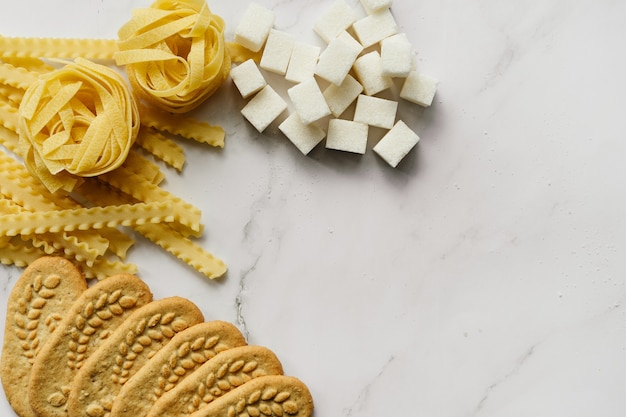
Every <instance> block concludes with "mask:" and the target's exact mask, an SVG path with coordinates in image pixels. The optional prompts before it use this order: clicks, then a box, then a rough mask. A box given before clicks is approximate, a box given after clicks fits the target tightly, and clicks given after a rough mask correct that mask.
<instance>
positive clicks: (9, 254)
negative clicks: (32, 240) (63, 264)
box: [0, 242, 46, 267]
mask: <svg viewBox="0 0 626 417" xmlns="http://www.w3.org/2000/svg"><path fill="white" fill-rule="evenodd" d="M44 255H46V253H45V252H44V251H43V250H41V249H39V248H35V247H33V246H32V245H31V246H29V245H27V244H26V243H24V242H18V243H9V244H8V245H7V246H5V247H3V248H2V250H1V251H0V263H2V264H3V265H15V266H19V267H25V266H28V265H30V264H31V263H33V262H34V261H36V260H37V259H39V258H40V257H42V256H44Z"/></svg>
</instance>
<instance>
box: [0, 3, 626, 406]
mask: <svg viewBox="0 0 626 417" xmlns="http://www.w3.org/2000/svg"><path fill="white" fill-rule="evenodd" d="M348 1H349V3H350V4H352V5H355V7H358V2H357V1H355V0H348ZM259 2H260V3H261V4H263V5H265V6H267V7H270V8H271V9H273V10H274V12H275V13H276V28H278V29H281V30H285V31H287V32H290V33H292V34H293V35H294V36H295V37H296V38H297V39H299V40H303V41H310V42H314V43H317V44H319V45H322V43H321V40H320V39H319V38H317V36H316V35H315V34H314V33H313V31H312V29H311V27H312V22H313V21H314V20H315V19H316V18H317V16H319V15H320V14H321V13H322V12H323V11H324V10H325V9H326V8H327V7H329V5H330V4H331V0H315V1H313V0H260V1H259ZM18 3H19V4H18ZM149 4H150V1H145V0H136V1H130V0H125V1H122V0H116V1H115V2H104V1H95V0H90V1H82V2H74V1H69V0H63V1H61V0H57V1H54V2H51V1H43V0H40V1H34V0H29V1H23V2H11V3H10V5H4V6H3V13H1V14H0V33H2V34H3V35H5V36H71V37H115V35H116V30H117V28H118V27H119V26H120V25H121V24H123V23H124V22H125V21H126V20H127V18H128V16H129V14H130V10H131V9H132V8H134V7H140V6H147V5H149ZM247 4H248V1H247V0H231V1H228V2H223V1H213V2H212V3H210V6H211V8H212V10H213V11H214V12H215V13H217V14H220V15H221V16H223V17H224V19H225V20H226V23H227V25H228V26H227V27H228V30H227V34H228V36H230V37H232V35H233V31H234V27H235V26H236V23H237V22H238V19H239V18H240V17H241V15H242V13H243V10H244V8H245V7H246V6H247ZM7 6H8V8H7ZM7 10H8V12H7ZM392 11H393V13H394V16H395V17H396V20H397V22H398V25H399V27H400V30H401V31H403V32H405V33H407V35H408V38H409V40H410V41H411V42H412V43H413V45H414V48H415V50H416V52H417V55H416V62H417V66H418V68H419V69H420V70H421V71H423V72H425V73H428V74H430V75H432V76H434V77H437V78H438V79H439V80H440V81H441V82H440V85H439V89H438V92H437V95H436V97H435V102H434V104H433V106H432V107H430V108H428V109H426V110H424V109H421V108H419V107H417V106H414V105H409V104H408V103H402V104H401V106H400V110H399V114H400V115H401V117H402V119H403V120H405V122H407V123H408V124H409V126H411V127H412V128H414V129H415V131H416V132H417V133H418V134H419V135H420V137H421V141H420V143H419V145H418V147H417V148H416V149H414V150H413V152H411V153H410V154H409V155H408V156H407V157H406V159H405V160H404V161H403V162H402V163H401V164H400V165H399V166H398V168H396V169H392V168H390V167H389V166H387V165H386V164H385V163H384V162H383V161H382V160H381V159H380V158H378V157H377V156H376V155H375V154H374V153H373V152H371V151H368V152H367V153H366V154H365V155H363V156H358V155H351V154H347V153H341V152H338V151H331V150H326V149H324V147H323V146H320V147H318V148H316V149H315V150H313V152H312V153H311V154H310V155H309V156H303V155H302V154H300V152H299V151H298V150H297V149H296V148H295V147H294V146H293V145H292V144H291V143H290V142H288V141H287V139H286V138H285V137H284V136H282V135H281V134H280V132H279V131H278V130H277V129H276V126H275V125H272V127H270V128H269V129H268V131H266V132H265V134H258V133H257V132H256V131H255V130H254V129H253V128H252V127H251V126H250V125H249V124H248V123H247V122H245V121H244V120H243V118H242V116H241V115H240V113H239V110H240V109H241V107H242V106H243V104H244V101H243V100H242V99H241V98H240V97H239V96H238V95H237V93H236V90H235V89H234V87H233V86H232V84H231V83H227V84H225V85H224V86H223V87H222V88H221V89H220V90H219V92H218V93H217V95H216V96H215V97H214V98H213V99H211V100H210V101H209V102H208V103H207V104H206V106H204V107H203V108H202V109H200V110H199V111H198V115H199V116H200V117H202V118H204V119H205V120H207V121H210V122H211V123H215V124H220V125H222V126H223V127H224V128H225V129H226V131H227V138H226V146H225V148H224V149H223V150H215V149H209V148H207V147H203V146H196V145H194V144H188V143H185V148H186V150H187V155H188V163H187V165H186V166H185V169H184V172H183V173H182V174H180V175H178V174H176V173H175V172H173V171H168V172H167V175H168V180H167V184H166V185H165V187H167V188H168V189H169V190H171V191H172V192H174V193H176V194H177V195H179V196H181V197H183V198H185V199H187V200H188V201H190V202H192V203H194V204H196V205H197V206H198V207H200V208H201V209H202V210H203V221H204V224H205V227H206V234H205V237H204V238H203V240H202V241H201V244H202V245H203V246H204V247H205V248H207V249H209V250H211V251H212V252H214V253H215V254H216V255H218V256H220V257H221V258H223V259H224V260H225V261H226V262H227V264H228V266H229V272H228V274H227V276H226V277H225V278H224V279H221V280H219V281H213V282H209V281H207V280H206V279H204V278H203V277H201V276H199V275H198V274H196V273H194V272H193V271H192V270H190V269H189V268H187V267H186V266H184V265H182V264H180V263H179V262H178V261H176V260H174V259H171V258H170V257H169V256H166V255H164V254H163V253H162V252H161V251H160V250H159V249H157V248H156V247H154V246H153V245H151V244H149V243H147V242H144V241H140V242H139V243H138V245H137V246H136V247H135V248H134V249H133V250H132V253H131V254H130V258H129V261H131V262H134V263H136V264H137V265H139V268H140V276H141V277H142V278H143V279H145V281H146V282H147V283H148V284H149V285H150V286H151V288H152V289H153V292H154V294H155V297H165V296H171V295H180V296H184V297H188V298H189V299H191V300H193V301H194V302H196V303H197V304H198V305H199V306H200V307H201V309H202V310H203V312H204V313H205V316H206V317H207V318H208V319H212V318H214V319H221V320H226V321H231V322H233V323H236V324H237V325H238V326H239V328H240V329H241V330H242V331H243V332H244V333H245V334H246V335H247V337H248V341H249V343H251V344H260V345H265V346H267V347H269V348H271V349H272V350H274V351H275V352H276V354H277V355H278V356H279V358H280V359H281V361H282V362H283V365H284V368H285V372H286V373H287V374H291V375H295V376H297V377H299V378H300V379H302V380H303V381H304V382H305V383H306V384H307V385H308V386H309V387H310V389H311V392H312V394H313V396H314V400H315V405H316V411H315V415H316V416H318V417H321V416H330V417H337V416H345V417H357V416H359V417H366V416H380V415H412V416H429V417H430V416H438V417H439V416H441V417H474V416H477V417H478V416H480V417H495V416H498V417H502V416H510V417H515V416H551V417H552V416H568V417H571V416H592V415H593V416H603V417H612V416H616V417H617V416H623V415H624V414H625V413H626V396H625V395H624V389H625V388H626V286H625V285H624V282H625V279H626V277H625V275H626V262H625V261H624V255H623V254H624V252H625V251H626V238H625V233H626V221H625V216H624V213H625V212H626V198H625V197H624V195H625V194H624V193H625V191H626V164H625V163H624V155H626V141H624V131H625V130H626V118H625V117H624V114H623V113H624V105H623V100H624V96H625V95H626V77H624V74H626V55H624V47H623V42H624V38H625V37H626V26H624V24H623V22H624V18H625V17H626V2H623V1H615V0H599V1H598V0H569V1H563V0H547V1H546V0H526V1H521V2H513V1H504V2H497V1H485V0H421V1H419V2H414V1H410V0H395V2H394V4H393V6H392ZM282 91H283V92H284V90H282ZM19 273H20V270H19V269H16V268H13V267H2V269H0V300H1V303H2V305H3V306H5V305H6V299H7V296H8V293H9V291H10V289H11V287H12V284H13V283H14V282H15V280H16V279H17V277H18V276H19ZM4 315H5V312H4V308H2V311H1V312H0V321H2V322H4V318H5V316H4ZM0 337H1V336H0ZM0 397H1V398H0V414H1V415H3V416H12V415H13V414H12V411H11V410H10V408H9V406H8V404H7V402H6V399H5V398H4V396H2V395H0Z"/></svg>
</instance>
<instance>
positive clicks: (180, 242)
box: [79, 179, 227, 279]
mask: <svg viewBox="0 0 626 417" xmlns="http://www.w3.org/2000/svg"><path fill="white" fill-rule="evenodd" d="M79 191H80V192H81V193H83V195H84V196H85V197H86V198H87V199H88V200H90V201H91V202H92V203H93V204H97V205H101V206H109V205H115V204H125V203H127V202H129V201H133V198H132V197H131V196H129V195H127V194H124V193H122V192H120V191H117V190H114V189H111V188H110V187H109V186H108V185H106V184H104V183H102V182H100V181H98V180H95V179H91V180H89V182H88V183H85V184H83V185H81V187H80V189H79ZM131 227H132V228H133V229H134V230H136V231H137V232H139V233H140V234H141V235H143V236H144V237H145V238H147V239H149V240H151V241H152V242H153V243H155V244H157V245H159V246H160V247H161V248H163V249H165V250H166V251H167V252H168V253H170V254H172V255H174V256H175V257H177V258H178V259H180V260H181V261H183V262H184V263H186V264H187V265H189V266H191V267H192V268H194V269H195V270H196V271H198V272H200V273H202V274H203V275H205V276H206V277H208V278H210V279H216V278H220V277H222V276H223V275H224V274H225V273H226V271H227V267H226V264H225V263H224V261H222V260H221V259H219V258H217V257H215V256H214V255H213V254H211V253H210V252H208V251H206V250H204V249H203V248H202V247H201V246H199V245H198V244H196V243H195V242H194V241H192V240H191V239H189V238H187V237H185V236H183V235H182V234H180V233H179V232H177V231H176V230H174V229H173V228H171V227H169V225H167V224H143V225H134V226H131Z"/></svg>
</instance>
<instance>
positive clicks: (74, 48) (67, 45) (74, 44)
mask: <svg viewBox="0 0 626 417" xmlns="http://www.w3.org/2000/svg"><path fill="white" fill-rule="evenodd" d="M0 51H2V52H1V53H0V55H1V56H2V58H3V59H4V58H87V59H112V58H113V54H114V53H115V52H117V42H116V41H115V40H114V39H73V38H23V37H4V36H0Z"/></svg>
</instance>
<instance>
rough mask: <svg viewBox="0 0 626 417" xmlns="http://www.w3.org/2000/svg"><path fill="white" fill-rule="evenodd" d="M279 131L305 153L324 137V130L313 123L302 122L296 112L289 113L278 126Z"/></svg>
mask: <svg viewBox="0 0 626 417" xmlns="http://www.w3.org/2000/svg"><path fill="white" fill-rule="evenodd" d="M278 129H280V131H281V132H283V134H284V135H285V136H287V138H288V139H289V140H290V141H291V143H293V144H294V145H295V146H296V147H297V148H298V150H299V151H300V152H302V153H303V154H304V155H307V154H308V153H309V152H311V150H313V148H315V147H316V146H317V144H318V143H320V142H321V141H322V139H324V137H326V132H324V130H323V129H322V128H321V127H319V126H318V125H316V124H315V123H311V124H308V125H307V124H304V123H302V121H301V120H300V117H299V116H298V114H297V113H292V114H290V115H289V116H288V117H287V118H286V119H285V120H284V121H283V122H282V123H281V124H280V125H279V126H278Z"/></svg>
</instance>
